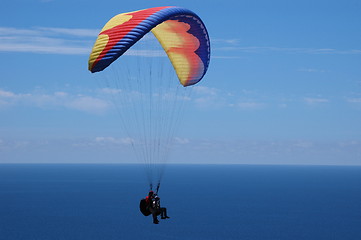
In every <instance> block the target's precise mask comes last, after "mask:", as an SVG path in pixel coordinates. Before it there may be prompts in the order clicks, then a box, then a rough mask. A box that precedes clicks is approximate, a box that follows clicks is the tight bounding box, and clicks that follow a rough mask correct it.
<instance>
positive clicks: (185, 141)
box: [174, 137, 190, 144]
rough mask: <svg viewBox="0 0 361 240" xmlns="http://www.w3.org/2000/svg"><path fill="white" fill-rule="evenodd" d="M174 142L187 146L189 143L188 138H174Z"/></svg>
mask: <svg viewBox="0 0 361 240" xmlns="http://www.w3.org/2000/svg"><path fill="white" fill-rule="evenodd" d="M174 140H175V142H176V143H178V144H188V143H189V142H190V141H189V139H188V138H179V137H175V138H174Z"/></svg>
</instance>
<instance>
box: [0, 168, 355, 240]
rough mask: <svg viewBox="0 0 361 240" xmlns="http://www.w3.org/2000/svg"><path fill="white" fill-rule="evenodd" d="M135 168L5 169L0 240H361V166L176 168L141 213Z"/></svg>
mask: <svg viewBox="0 0 361 240" xmlns="http://www.w3.org/2000/svg"><path fill="white" fill-rule="evenodd" d="M147 192H148V186H147V181H146V179H145V176H144V173H143V168H142V167H141V166H139V165H122V164H119V165H116V164H115V165H111V164H109V165H101V164H83V165H81V164H79V165H78V164H2V165H0V239H1V240H53V239H54V240H55V239H56V240H63V239H64V240H73V239H74V240H75V239H77V240H102V239H104V240H123V239H148V240H151V239H158V240H162V239H194V240H196V239H197V240H201V239H205V240H212V239H244V240H247V239H253V240H267V239H287V240H288V239H291V240H295V239H306V240H313V239H315V240H316V239H317V240H319V239H327V240H328V239H340V240H360V239H361V167H352V166H263V165H172V164H169V165H168V166H167V169H166V171H165V175H164V178H163V182H162V185H161V188H160V192H159V196H160V198H161V203H162V205H163V206H164V207H167V209H168V215H169V216H170V217H171V218H170V219H166V220H161V219H160V223H159V224H158V225H155V224H153V223H152V218H151V217H144V216H143V215H142V214H141V213H140V211H139V201H140V199H141V198H143V197H145V196H146V194H147Z"/></svg>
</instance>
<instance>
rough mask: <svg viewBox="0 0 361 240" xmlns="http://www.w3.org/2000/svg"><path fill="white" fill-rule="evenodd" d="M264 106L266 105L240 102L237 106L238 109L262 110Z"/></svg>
mask: <svg viewBox="0 0 361 240" xmlns="http://www.w3.org/2000/svg"><path fill="white" fill-rule="evenodd" d="M264 106H265V104H264V103H259V102H240V103H238V104H236V107H238V108H239V109H260V108H262V107H264Z"/></svg>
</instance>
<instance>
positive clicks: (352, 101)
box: [347, 98, 361, 103]
mask: <svg viewBox="0 0 361 240" xmlns="http://www.w3.org/2000/svg"><path fill="white" fill-rule="evenodd" d="M347 102H349V103H361V98H349V99H347Z"/></svg>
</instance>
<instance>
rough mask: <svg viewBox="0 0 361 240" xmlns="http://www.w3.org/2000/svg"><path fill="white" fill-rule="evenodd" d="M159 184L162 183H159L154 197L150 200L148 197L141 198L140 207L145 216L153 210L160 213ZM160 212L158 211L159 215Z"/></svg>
mask: <svg viewBox="0 0 361 240" xmlns="http://www.w3.org/2000/svg"><path fill="white" fill-rule="evenodd" d="M159 186H160V184H159V183H158V186H157V190H156V192H155V193H154V194H153V196H152V198H150V199H148V201H150V202H147V199H145V198H143V199H141V200H140V203H139V209H140V211H141V212H142V214H143V215H144V216H149V215H150V214H152V212H151V210H153V211H157V212H159V214H160V201H159V200H160V199H159V197H158V191H159ZM150 191H152V184H151V185H150ZM159 214H158V213H157V215H159Z"/></svg>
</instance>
